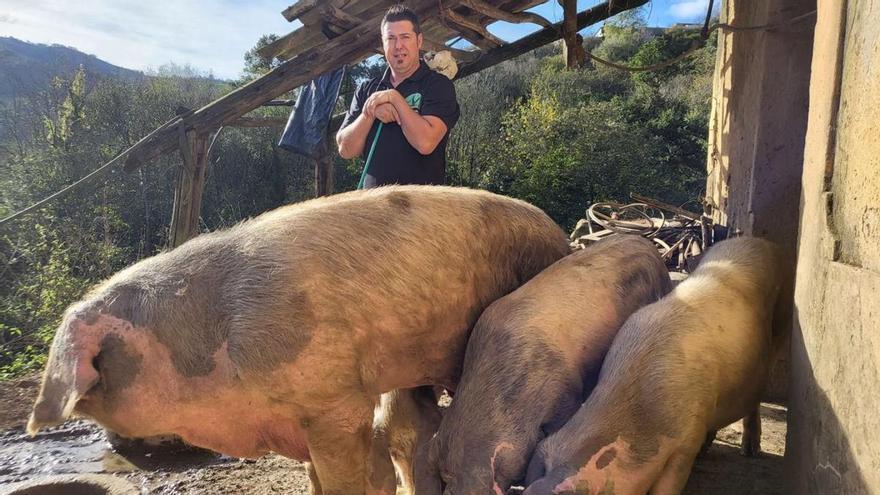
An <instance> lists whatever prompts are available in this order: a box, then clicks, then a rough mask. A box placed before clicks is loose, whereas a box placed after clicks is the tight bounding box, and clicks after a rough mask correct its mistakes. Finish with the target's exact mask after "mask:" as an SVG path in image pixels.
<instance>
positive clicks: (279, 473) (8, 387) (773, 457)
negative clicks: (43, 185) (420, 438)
mask: <svg viewBox="0 0 880 495" xmlns="http://www.w3.org/2000/svg"><path fill="white" fill-rule="evenodd" d="M38 386H39V379H38V378H37V377H35V376H32V377H26V378H22V379H18V380H12V381H7V382H0V494H2V493H3V492H5V491H6V490H4V486H6V487H8V486H10V485H11V484H12V483H15V482H21V481H29V480H33V479H37V478H40V477H42V476H46V475H53V474H67V473H109V474H111V475H112V476H114V477H120V478H122V479H125V480H127V481H130V482H131V483H133V484H134V485H135V486H137V487H138V488H139V489H140V491H141V493H142V494H168V495H170V494H189V493H197V494H229V493H235V494H238V493H247V494H254V495H266V494H275V493H284V494H292V495H300V494H306V493H308V476H307V474H306V471H305V468H304V466H303V464H302V463H300V462H297V461H293V460H290V459H286V458H283V457H280V456H276V455H270V456H266V457H263V458H261V459H259V460H256V461H247V460H241V459H236V458H231V457H226V456H221V455H217V454H213V453H210V452H206V451H203V450H199V449H185V448H180V447H179V446H177V447H174V446H172V447H164V448H156V449H152V450H150V451H148V452H144V451H138V452H114V451H113V450H111V449H110V444H109V443H108V442H107V437H106V435H105V433H104V431H103V430H102V429H100V428H98V427H96V426H95V425H93V424H92V423H89V422H86V421H70V422H68V423H66V424H65V425H62V426H60V427H57V428H52V429H49V430H44V431H43V432H41V433H40V434H39V435H38V436H37V437H35V438H30V437H28V436H27V434H26V433H24V425H25V423H26V421H27V415H28V414H29V412H30V408H31V405H32V404H33V400H34V397H35V395H36V392H37V387H38ZM761 412H762V445H761V446H762V449H763V451H764V452H763V453H762V454H761V455H760V456H758V457H755V458H746V457H743V456H742V455H740V453H739V440H740V437H741V435H742V428H741V427H740V424H739V423H737V424H734V425H731V426H729V427H727V428H725V429H723V430H721V431H720V432H719V433H718V436H717V437H716V439H715V442H714V443H713V445H712V447H711V448H710V449H709V450H708V451H707V452H706V453H705V454H703V455H702V456H701V457H700V458H699V459H698V460H697V463H696V464H695V466H694V469H693V472H692V473H691V478H690V480H689V481H688V485H687V487H686V488H685V491H684V494H685V495H704V494H712V495H734V494H757V493H759V494H769V495H773V494H781V493H783V485H782V455H783V453H784V449H785V414H786V411H785V408H783V407H780V406H776V405H772V404H765V405H764V406H763V407H762V411H761Z"/></svg>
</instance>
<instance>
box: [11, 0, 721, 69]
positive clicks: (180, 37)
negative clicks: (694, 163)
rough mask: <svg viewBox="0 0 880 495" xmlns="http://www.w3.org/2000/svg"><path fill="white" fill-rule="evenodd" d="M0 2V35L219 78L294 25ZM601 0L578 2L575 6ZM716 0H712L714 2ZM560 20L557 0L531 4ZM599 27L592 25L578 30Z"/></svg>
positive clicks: (227, 5)
mask: <svg viewBox="0 0 880 495" xmlns="http://www.w3.org/2000/svg"><path fill="white" fill-rule="evenodd" d="M72 3H73V2H71V0H0V36H12V37H14V38H18V39H21V40H25V41H30V42H34V43H45V44H59V45H66V46H70V47H73V48H76V49H77V50H80V51H82V52H85V53H88V54H92V55H95V56H96V57H98V58H100V59H102V60H105V61H107V62H110V63H112V64H114V65H118V66H121V67H126V68H129V69H135V70H155V69H157V68H159V67H160V66H162V65H164V64H167V63H174V64H177V65H189V66H190V67H193V68H194V69H197V70H198V71H200V72H202V73H210V74H212V75H213V76H215V77H217V78H220V79H235V78H237V77H238V76H239V75H240V74H241V72H242V69H243V67H244V53H245V52H246V51H248V50H250V49H251V48H253V46H254V44H255V43H256V42H257V40H258V39H259V38H260V36H262V35H263V34H270V33H273V34H278V35H284V34H287V33H289V32H290V31H292V30H294V29H295V28H296V27H298V26H299V23H298V22H296V23H289V22H287V21H286V20H285V19H284V17H282V16H281V11H282V10H284V9H285V8H286V7H287V6H289V5H291V4H293V3H295V0H281V1H278V0H246V1H245V0H175V1H174V2H168V1H162V0H157V1H144V0H78V1H77V2H76V7H73V5H72ZM598 3H601V2H600V1H597V0H578V10H579V11H580V10H583V9H585V8H589V7H591V6H593V5H596V4H598ZM720 3H721V0H718V1H716V2H715V4H716V10H717V5H718V4H720ZM707 5H708V0H652V1H651V2H650V3H649V4H648V5H647V6H646V11H645V12H646V14H647V21H648V25H650V26H668V25H671V24H675V23H678V22H702V20H703V19H704V17H705V13H706V8H707ZM531 11H533V12H537V13H539V14H541V15H543V16H544V17H546V18H548V19H550V20H552V21H559V20H561V18H562V8H561V7H560V6H559V4H558V3H557V2H556V0H550V1H549V2H546V3H545V4H543V5H539V6H538V7H535V8H533V9H531ZM538 29H540V27H539V26H536V25H531V24H520V25H516V24H508V23H504V22H497V23H495V24H493V25H491V26H490V27H489V30H490V31H491V32H492V33H493V34H495V35H496V36H499V37H500V38H501V39H504V40H505V41H514V40H516V39H519V38H520V37H522V36H524V35H526V34H528V33H530V32H534V31H537V30H538ZM596 29H598V26H594V27H593V28H592V29H590V28H588V29H586V30H585V31H584V32H586V33H590V32H591V31H595V30H596Z"/></svg>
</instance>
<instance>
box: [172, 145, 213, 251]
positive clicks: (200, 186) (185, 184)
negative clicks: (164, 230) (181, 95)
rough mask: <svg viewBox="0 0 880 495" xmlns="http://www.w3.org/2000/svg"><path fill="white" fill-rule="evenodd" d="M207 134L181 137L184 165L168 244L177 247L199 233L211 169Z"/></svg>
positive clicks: (179, 179) (175, 194)
mask: <svg viewBox="0 0 880 495" xmlns="http://www.w3.org/2000/svg"><path fill="white" fill-rule="evenodd" d="M208 141H209V140H208V136H207V135H206V134H201V133H195V132H187V133H185V134H184V136H183V138H182V140H181V150H180V152H181V154H182V155H183V164H184V165H183V167H180V168H179V169H178V171H177V187H176V188H175V189H174V207H173V208H172V212H171V229H170V232H169V243H170V245H171V247H177V246H179V245H181V244H183V243H184V242H186V241H188V240H189V239H192V238H193V237H195V236H197V235H198V233H199V216H200V214H201V211H202V194H203V193H204V190H205V175H206V172H207V170H208Z"/></svg>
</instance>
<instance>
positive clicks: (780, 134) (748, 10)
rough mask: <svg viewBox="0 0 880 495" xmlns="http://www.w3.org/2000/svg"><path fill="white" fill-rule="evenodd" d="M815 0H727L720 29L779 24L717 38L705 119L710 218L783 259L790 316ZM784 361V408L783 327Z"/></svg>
mask: <svg viewBox="0 0 880 495" xmlns="http://www.w3.org/2000/svg"><path fill="white" fill-rule="evenodd" d="M814 8H815V1H814V0H770V1H767V2H754V1H746V0H728V1H726V2H724V4H723V6H722V22H727V23H728V24H732V25H734V26H759V25H767V24H771V25H779V24H782V25H781V26H780V27H777V28H775V29H772V30H756V31H747V32H735V31H723V35H722V37H721V38H720V39H719V47H718V59H717V61H716V69H715V71H716V72H715V86H714V92H713V104H712V115H711V117H710V135H709V150H710V152H709V159H708V164H707V167H708V179H707V187H706V189H707V195H706V197H707V200H708V201H709V203H710V204H712V205H713V206H715V209H714V214H713V217H714V220H715V221H716V222H719V223H722V224H724V225H727V226H728V227H729V228H730V230H731V232H734V233H741V234H745V235H754V236H760V237H765V238H768V239H770V240H772V241H774V242H776V243H777V244H779V245H780V246H781V247H782V249H783V252H784V253H785V255H786V256H785V259H786V260H788V261H789V263H788V265H787V266H786V268H787V269H788V271H789V274H788V275H789V276H788V277H787V280H788V283H787V284H786V286H785V288H784V291H783V296H782V298H781V300H782V301H783V305H782V306H781V311H782V313H783V314H786V315H787V314H791V301H792V293H793V290H794V286H793V274H794V265H795V258H796V243H797V232H798V221H799V215H798V208H797V205H798V201H799V198H800V186H801V181H800V179H801V171H802V164H803V150H804V138H805V135H806V123H807V111H808V101H809V98H808V95H809V80H810V77H809V73H810V61H811V59H812V45H813V18H808V19H805V20H804V21H801V22H797V23H793V24H785V22H786V21H788V20H790V19H792V18H795V17H798V16H800V15H802V14H804V13H807V12H810V11H811V10H813V9H814ZM782 328H783V334H784V335H783V339H782V340H781V341H780V342H779V343H778V344H779V347H780V349H781V351H782V352H781V359H780V361H778V362H777V363H776V364H775V365H774V368H773V373H772V379H771V384H770V386H769V387H768V389H769V390H768V393H767V395H766V398H767V399H770V400H775V401H785V398H786V395H787V386H788V364H787V355H788V353H787V352H785V351H786V350H787V349H788V341H787V336H788V329H789V328H790V323H789V322H787V321H786V322H782Z"/></svg>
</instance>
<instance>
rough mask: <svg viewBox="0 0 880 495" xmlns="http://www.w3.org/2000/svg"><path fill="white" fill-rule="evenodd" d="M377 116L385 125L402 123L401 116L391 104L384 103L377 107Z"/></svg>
mask: <svg viewBox="0 0 880 495" xmlns="http://www.w3.org/2000/svg"><path fill="white" fill-rule="evenodd" d="M375 115H376V118H377V119H379V120H380V121H381V122H382V123H383V124H388V123H390V122H400V115H398V114H397V109H396V108H394V105H392V104H391V103H382V104H381V105H379V106H378V107H376V111H375Z"/></svg>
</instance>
